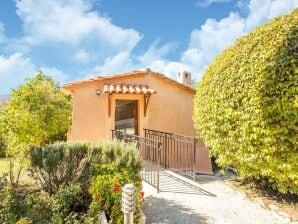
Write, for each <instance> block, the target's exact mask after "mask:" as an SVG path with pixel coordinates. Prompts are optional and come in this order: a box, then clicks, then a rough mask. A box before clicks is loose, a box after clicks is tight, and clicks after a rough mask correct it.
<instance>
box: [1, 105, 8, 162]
mask: <svg viewBox="0 0 298 224" xmlns="http://www.w3.org/2000/svg"><path fill="white" fill-rule="evenodd" d="M4 107H5V105H4V104H2V102H1V101H0V116H1V110H3V108H4ZM0 121H1V117H0ZM6 148H7V144H6V140H5V138H4V130H3V128H2V127H1V125H0V158H4V157H5V153H6Z"/></svg>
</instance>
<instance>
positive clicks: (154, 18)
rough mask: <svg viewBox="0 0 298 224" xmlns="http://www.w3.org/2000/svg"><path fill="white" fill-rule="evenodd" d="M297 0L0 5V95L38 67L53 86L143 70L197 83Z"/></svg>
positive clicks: (69, 0)
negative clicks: (218, 59)
mask: <svg viewBox="0 0 298 224" xmlns="http://www.w3.org/2000/svg"><path fill="white" fill-rule="evenodd" d="M295 7H298V0H184V1H182V0H162V1H160V0H151V1H145V0H47V1H40V0H1V1H0V94H7V93H9V91H10V89H11V88H16V87H17V86H18V85H19V84H20V83H21V82H22V81H23V80H24V79H25V78H26V77H30V76H33V75H34V74H36V71H37V70H38V69H42V70H43V71H44V73H46V74H49V75H52V76H53V77H54V79H55V80H57V81H59V82H60V83H64V82H67V81H72V80H77V79H84V78H87V77H90V76H95V75H108V74H113V73H121V72H125V71H130V70H136V69H144V68H147V67H150V68H151V69H152V70H154V71H159V72H162V73H164V74H165V75H168V76H170V77H172V78H175V76H176V73H177V72H178V71H180V70H189V71H191V72H192V75H193V77H194V78H196V79H197V80H200V78H201V77H202V74H203V71H204V69H205V68H206V67H207V66H208V64H210V63H211V62H212V60H213V59H214V57H215V56H216V55H217V54H218V53H219V52H220V51H222V50H223V49H224V48H226V47H227V46H229V45H231V44H232V43H233V42H234V41H235V39H237V38H238V37H239V36H241V35H244V34H245V33H247V32H249V31H251V30H252V29H253V28H255V27H256V26H258V25H260V24H262V23H264V22H266V21H268V20H269V19H271V18H273V17H275V16H278V15H281V14H284V13H287V12H289V11H291V10H292V9H294V8H295Z"/></svg>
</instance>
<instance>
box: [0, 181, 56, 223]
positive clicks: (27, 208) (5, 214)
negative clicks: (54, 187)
mask: <svg viewBox="0 0 298 224" xmlns="http://www.w3.org/2000/svg"><path fill="white" fill-rule="evenodd" d="M48 201H49V197H48V196H47V195H44V194H42V193H40V192H35V191H32V190H30V189H21V190H20V189H19V190H16V189H14V188H12V187H10V186H8V187H6V188H4V189H2V190H1V192H0V223H7V224H14V223H40V224H43V223H44V224H46V223H49V220H50V217H51V213H50V212H51V210H50V206H49V203H48Z"/></svg>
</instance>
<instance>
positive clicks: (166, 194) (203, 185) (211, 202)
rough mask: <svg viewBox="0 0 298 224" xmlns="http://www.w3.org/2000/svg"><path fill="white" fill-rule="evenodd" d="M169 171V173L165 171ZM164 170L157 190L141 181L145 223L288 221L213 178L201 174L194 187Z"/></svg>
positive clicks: (268, 223)
mask: <svg viewBox="0 0 298 224" xmlns="http://www.w3.org/2000/svg"><path fill="white" fill-rule="evenodd" d="M169 174H170V175H169ZM172 175H173V176H175V177H179V178H182V179H183V180H184V181H188V182H189V180H188V179H187V178H183V177H180V176H178V175H176V174H174V173H172V172H170V171H165V172H163V174H162V175H161V177H160V180H161V192H160V193H159V194H157V193H156V189H155V188H153V187H151V186H150V185H148V184H147V183H145V182H143V188H144V192H145V203H144V207H143V211H144V213H145V215H146V217H147V220H146V223H149V224H150V223H151V224H162V223H169V224H198V223H202V224H205V223H206V224H209V223H214V224H234V223H235V224H284V223H290V220H289V219H288V218H286V217H282V216H280V215H278V214H276V213H275V212H273V211H269V210H266V209H264V208H262V207H261V206H260V205H259V204H257V203H254V202H251V201H249V200H248V199H246V198H245V196H244V195H242V194H240V193H237V192H236V191H234V190H233V189H231V188H230V187H228V186H227V185H226V184H225V183H224V182H223V181H220V180H218V179H215V178H208V179H207V178H201V177H200V179H199V181H198V183H197V184H196V186H197V189H193V188H191V187H190V186H187V185H185V184H183V183H182V182H180V181H177V180H176V179H175V178H172Z"/></svg>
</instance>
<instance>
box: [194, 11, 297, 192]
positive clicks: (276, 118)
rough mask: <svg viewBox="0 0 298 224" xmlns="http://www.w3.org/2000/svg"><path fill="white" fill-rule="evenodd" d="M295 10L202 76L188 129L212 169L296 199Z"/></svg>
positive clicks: (226, 54) (227, 52)
mask: <svg viewBox="0 0 298 224" xmlns="http://www.w3.org/2000/svg"><path fill="white" fill-rule="evenodd" d="M297 24H298V9H295V10H294V11H292V12H291V13H289V14H287V15H284V16H281V17H277V18H274V19H273V20H271V21H269V22H268V23H267V24H265V25H263V26H260V27H258V28H256V29H255V30H254V31H252V32H251V33H249V34H247V35H245V36H243V37H241V38H239V39H238V40H237V41H236V43H235V44H234V45H232V46H231V47H229V48H227V49H226V50H224V51H223V52H222V53H221V54H220V55H218V56H217V57H216V59H215V60H214V61H213V63H212V64H211V65H210V66H209V67H208V68H207V69H206V71H205V73H204V75H203V78H202V80H201V81H200V83H199V85H198V87H197V93H196V96H195V106H194V108H195V110H194V121H195V126H196V128H197V130H198V132H199V133H200V135H201V136H202V137H203V139H204V141H205V143H206V144H207V145H208V146H209V147H210V149H211V153H212V155H214V156H216V157H217V162H218V163H219V165H221V166H223V167H225V166H227V165H234V166H235V167H236V168H237V170H238V172H239V173H240V174H241V175H243V176H247V177H253V178H256V179H261V180H264V181H266V182H267V183H268V184H269V185H271V186H273V187H275V188H277V189H278V190H279V191H280V192H283V193H286V192H290V193H296V194H298V162H297V161H298V144H297V136H298V135H297V125H298V109H297V108H298V98H297V96H298V26H297Z"/></svg>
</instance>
